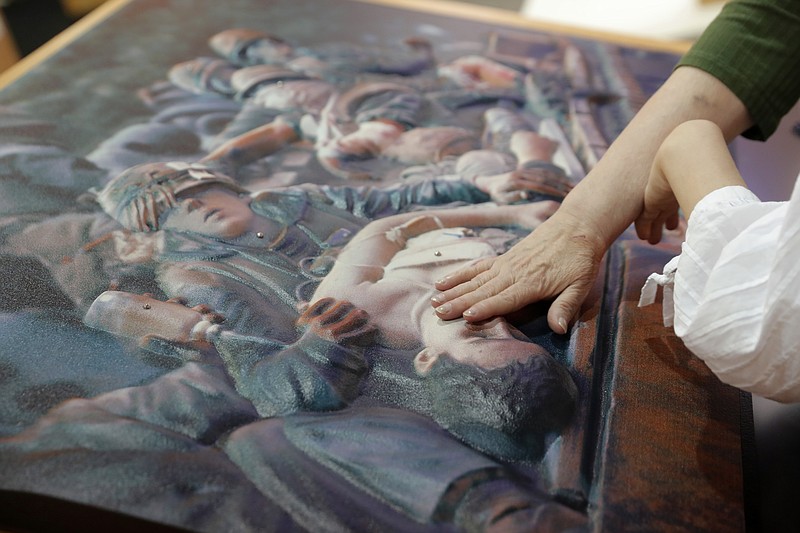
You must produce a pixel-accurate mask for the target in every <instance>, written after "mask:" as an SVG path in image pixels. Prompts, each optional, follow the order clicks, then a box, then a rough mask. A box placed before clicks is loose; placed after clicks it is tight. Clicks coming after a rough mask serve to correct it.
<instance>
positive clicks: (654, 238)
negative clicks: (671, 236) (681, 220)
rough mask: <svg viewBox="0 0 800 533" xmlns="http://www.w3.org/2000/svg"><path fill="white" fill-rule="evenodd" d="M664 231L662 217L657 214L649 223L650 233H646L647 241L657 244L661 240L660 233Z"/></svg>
mask: <svg viewBox="0 0 800 533" xmlns="http://www.w3.org/2000/svg"><path fill="white" fill-rule="evenodd" d="M663 231H664V217H663V216H659V217H658V218H656V219H655V220H654V221H652V222H651V223H650V235H648V238H647V242H649V243H650V244H658V243H659V242H661V234H662V233H663Z"/></svg>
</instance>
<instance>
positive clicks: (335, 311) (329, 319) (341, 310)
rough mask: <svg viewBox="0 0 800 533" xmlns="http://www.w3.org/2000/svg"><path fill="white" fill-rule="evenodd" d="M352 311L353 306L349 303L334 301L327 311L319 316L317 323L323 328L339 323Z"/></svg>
mask: <svg viewBox="0 0 800 533" xmlns="http://www.w3.org/2000/svg"><path fill="white" fill-rule="evenodd" d="M351 309H353V305H352V304H350V303H349V302H343V301H340V300H335V301H334V302H333V304H332V305H331V306H329V307H328V309H326V310H325V312H324V313H322V314H321V315H320V316H319V323H320V324H322V325H325V326H329V325H330V324H335V323H337V322H340V321H341V320H342V319H343V318H344V317H345V315H346V314H347V313H348V312H349V311H350V310H351Z"/></svg>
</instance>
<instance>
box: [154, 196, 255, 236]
mask: <svg viewBox="0 0 800 533" xmlns="http://www.w3.org/2000/svg"><path fill="white" fill-rule="evenodd" d="M250 201H251V199H250V197H249V196H247V195H240V194H239V193H237V192H235V191H232V190H230V189H227V188H225V187H218V186H209V187H206V188H198V189H192V190H190V191H186V193H185V197H183V198H182V197H181V196H179V197H178V205H176V206H175V207H173V208H171V209H170V210H169V211H167V212H165V213H164V214H163V215H162V217H163V218H162V220H161V221H160V224H159V225H160V227H161V228H162V229H169V230H173V231H179V232H192V233H201V234H203V235H208V236H210V237H220V238H224V239H235V238H238V237H241V236H242V235H244V234H245V233H247V232H248V231H253V230H254V228H255V227H256V218H257V217H258V216H257V215H256V214H255V213H253V210H252V209H250ZM258 218H262V217H258Z"/></svg>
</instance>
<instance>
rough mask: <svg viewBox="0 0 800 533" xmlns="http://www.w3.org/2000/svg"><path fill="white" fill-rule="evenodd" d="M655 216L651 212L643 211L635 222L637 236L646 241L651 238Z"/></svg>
mask: <svg viewBox="0 0 800 533" xmlns="http://www.w3.org/2000/svg"><path fill="white" fill-rule="evenodd" d="M654 219H655V216H653V214H652V213H651V212H649V211H646V210H645V211H642V213H641V214H640V215H639V217H638V218H637V219H636V220H635V221H634V222H633V226H634V227H635V228H636V236H637V237H639V238H640V239H642V240H643V241H646V240H647V239H648V238H650V231H651V226H652V224H653V220H654Z"/></svg>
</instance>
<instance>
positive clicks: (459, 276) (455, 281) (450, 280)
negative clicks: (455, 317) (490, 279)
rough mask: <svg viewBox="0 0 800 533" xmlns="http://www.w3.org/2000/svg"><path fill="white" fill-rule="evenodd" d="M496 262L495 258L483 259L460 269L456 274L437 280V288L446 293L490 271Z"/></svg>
mask: <svg viewBox="0 0 800 533" xmlns="http://www.w3.org/2000/svg"><path fill="white" fill-rule="evenodd" d="M493 262H494V258H488V259H483V260H481V261H478V262H477V263H473V264H471V265H468V266H466V267H463V268H460V269H458V270H456V271H455V272H452V273H450V274H447V275H446V276H445V277H443V278H441V279H438V280H436V282H435V283H434V285H435V287H436V288H437V289H438V290H440V291H446V290H449V289H452V288H453V287H456V286H458V285H461V284H463V283H465V282H468V281H470V280H472V279H474V278H475V276H477V275H478V274H480V273H481V272H485V271H486V270H489V268H490V267H491V266H492V263H493Z"/></svg>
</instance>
